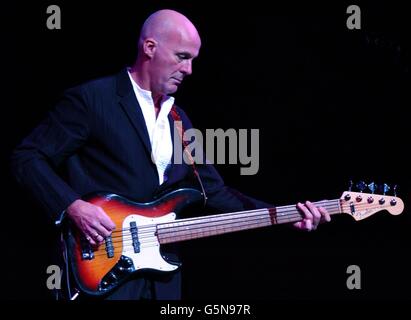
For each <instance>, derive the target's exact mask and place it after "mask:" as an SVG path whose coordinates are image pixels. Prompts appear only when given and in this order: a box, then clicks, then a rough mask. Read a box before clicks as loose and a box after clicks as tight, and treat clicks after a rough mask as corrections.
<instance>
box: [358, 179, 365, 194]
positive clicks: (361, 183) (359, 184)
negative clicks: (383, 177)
mask: <svg viewBox="0 0 411 320" xmlns="http://www.w3.org/2000/svg"><path fill="white" fill-rule="evenodd" d="M356 187H357V189H358V190H360V191H361V192H363V191H364V190H365V188H367V185H366V184H365V182H364V181H360V182H358V183H357V185H356Z"/></svg>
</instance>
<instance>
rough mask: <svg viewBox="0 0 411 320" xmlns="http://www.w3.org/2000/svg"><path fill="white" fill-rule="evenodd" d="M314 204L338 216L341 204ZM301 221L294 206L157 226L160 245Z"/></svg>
mask: <svg viewBox="0 0 411 320" xmlns="http://www.w3.org/2000/svg"><path fill="white" fill-rule="evenodd" d="M314 204H316V205H318V206H322V207H324V208H326V209H327V211H328V212H329V213H330V214H331V215H332V214H338V213H341V206H340V200H339V199H335V200H324V201H319V202H315V203H314ZM302 219H303V216H302V214H301V213H300V212H299V211H298V210H297V208H296V206H295V205H292V206H282V207H274V208H265V209H256V210H248V211H239V212H232V213H225V214H217V215H210V216H203V217H197V218H188V219H180V220H176V221H174V222H170V223H162V224H158V225H157V237H158V240H159V242H160V243H161V244H164V243H172V242H180V241H185V240H191V239H197V238H205V237H210V236H215V235H220V234H225V233H229V232H235V231H241V230H249V229H256V228H262V227H267V226H271V225H274V224H284V223H292V222H298V221H301V220H302Z"/></svg>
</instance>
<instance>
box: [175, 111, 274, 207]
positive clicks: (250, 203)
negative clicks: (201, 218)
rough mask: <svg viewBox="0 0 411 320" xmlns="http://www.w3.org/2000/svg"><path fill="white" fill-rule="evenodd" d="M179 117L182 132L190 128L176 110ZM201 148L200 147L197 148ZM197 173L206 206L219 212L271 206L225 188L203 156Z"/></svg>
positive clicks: (183, 115) (184, 115)
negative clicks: (202, 187) (204, 193)
mask: <svg viewBox="0 0 411 320" xmlns="http://www.w3.org/2000/svg"><path fill="white" fill-rule="evenodd" d="M178 112H179V114H180V115H181V120H182V122H183V126H184V130H187V129H190V128H192V127H193V126H192V124H191V121H190V119H189V118H188V117H187V115H186V114H185V112H184V111H183V110H182V109H181V108H178ZM198 147H202V146H198ZM196 168H197V171H198V173H199V175H200V177H201V181H202V182H203V186H204V189H205V192H206V194H207V206H208V207H211V208H213V209H216V210H218V211H221V212H230V211H241V210H252V209H260V208H271V207H273V205H272V204H269V203H266V202H264V201H261V200H258V199H254V198H252V197H250V196H247V195H245V194H243V193H241V192H239V191H238V190H236V189H233V188H231V187H229V186H226V185H225V183H224V180H223V178H222V177H221V175H220V174H219V173H218V171H217V169H216V168H215V167H214V166H213V165H212V164H210V163H209V162H208V161H207V159H206V157H205V155H204V158H203V161H202V163H200V164H198V163H197V164H196Z"/></svg>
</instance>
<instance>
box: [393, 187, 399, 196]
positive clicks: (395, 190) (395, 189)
mask: <svg viewBox="0 0 411 320" xmlns="http://www.w3.org/2000/svg"><path fill="white" fill-rule="evenodd" d="M397 188H398V185H395V186H394V188H392V191H393V193H394V197H396V196H397Z"/></svg>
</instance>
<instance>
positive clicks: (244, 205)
mask: <svg viewBox="0 0 411 320" xmlns="http://www.w3.org/2000/svg"><path fill="white" fill-rule="evenodd" d="M177 111H178V113H179V114H180V117H181V119H182V121H183V126H184V128H185V129H188V128H191V127H192V125H191V122H190V120H189V119H188V117H187V115H186V114H185V113H184V111H183V110H182V109H180V108H177ZM169 121H170V128H171V134H172V137H174V130H173V119H172V117H171V115H169ZM12 167H13V172H14V174H15V176H16V178H17V180H18V181H19V182H20V183H21V185H23V186H24V187H26V188H28V189H29V192H30V193H31V194H32V195H33V196H34V197H35V199H37V200H38V201H39V202H40V203H41V204H42V206H43V207H44V208H45V209H46V211H47V212H48V213H49V215H50V216H51V217H53V218H57V217H58V216H59V214H60V213H61V212H63V211H64V210H65V209H66V208H67V207H68V206H69V205H70V204H71V203H72V202H73V201H75V200H76V199H79V198H80V197H81V196H83V195H86V194H88V193H92V192H96V191H106V192H112V193H116V194H120V195H123V196H125V197H128V198H130V199H133V200H135V201H138V202H145V201H149V200H152V198H153V197H154V196H155V195H156V194H157V193H159V192H161V191H164V190H166V189H169V188H170V189H171V188H173V186H177V185H179V184H181V183H183V182H185V183H184V185H190V184H193V185H194V186H195V185H196V180H195V179H194V175H193V172H192V167H191V166H189V165H187V164H185V163H183V164H172V165H170V166H169V168H168V169H167V171H166V176H167V180H166V181H165V183H163V184H162V185H161V186H159V182H158V174H157V170H156V166H155V164H154V163H153V162H152V160H151V146H150V140H149V135H148V132H147V129H146V125H145V121H144V117H143V114H142V111H141V108H140V106H139V104H138V101H137V98H136V96H135V93H134V91H133V87H132V84H131V82H130V79H129V76H128V74H127V70H126V69H124V70H122V71H121V72H120V73H118V74H117V75H114V76H109V77H105V78H101V79H97V80H93V81H90V82H88V83H85V84H83V85H80V86H78V87H75V88H72V89H69V90H67V91H66V92H65V94H64V96H63V98H62V99H61V101H60V102H59V103H58V105H57V106H56V107H55V108H54V109H53V110H52V111H50V113H49V114H48V116H47V118H46V119H45V120H44V121H43V122H42V123H41V124H40V125H39V126H38V127H37V128H35V129H34V131H33V132H32V133H31V134H30V135H29V136H28V137H26V138H25V139H24V140H23V141H22V143H21V144H20V145H19V146H17V147H16V148H15V150H14V152H13V155H12ZM197 168H198V171H199V173H200V176H201V178H202V181H203V183H204V187H205V190H206V193H207V196H208V206H210V207H211V208H215V209H218V210H220V211H234V210H244V209H253V208H259V207H266V206H269V205H268V204H266V203H263V202H261V201H258V200H255V199H252V198H250V197H247V196H245V195H243V194H241V193H239V192H237V191H234V190H233V189H230V188H227V187H226V186H225V185H224V183H223V180H222V178H221V177H220V175H219V174H218V172H217V171H216V169H215V168H214V167H213V166H212V165H210V164H200V165H197Z"/></svg>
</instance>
